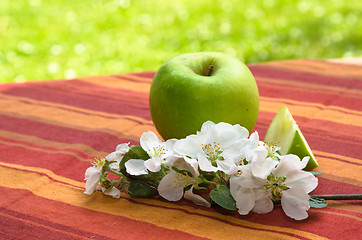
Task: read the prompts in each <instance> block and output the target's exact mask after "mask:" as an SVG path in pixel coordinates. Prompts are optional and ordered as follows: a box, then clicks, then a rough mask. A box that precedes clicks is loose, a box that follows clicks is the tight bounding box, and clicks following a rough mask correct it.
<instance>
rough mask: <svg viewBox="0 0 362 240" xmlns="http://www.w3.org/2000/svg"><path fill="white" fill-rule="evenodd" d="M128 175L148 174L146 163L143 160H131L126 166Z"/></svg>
mask: <svg viewBox="0 0 362 240" xmlns="http://www.w3.org/2000/svg"><path fill="white" fill-rule="evenodd" d="M124 165H125V167H126V171H127V173H129V174H131V175H134V176H138V175H144V174H147V173H148V172H147V168H146V166H145V161H144V160H141V159H130V160H128V161H127V162H126V163H125V164H124Z"/></svg>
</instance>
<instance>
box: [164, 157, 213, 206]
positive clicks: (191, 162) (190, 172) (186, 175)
mask: <svg viewBox="0 0 362 240" xmlns="http://www.w3.org/2000/svg"><path fill="white" fill-rule="evenodd" d="M167 163H168V166H169V167H170V171H169V172H168V173H167V174H166V176H164V177H163V178H162V179H161V181H160V183H159V185H158V192H159V194H160V196H162V197H163V198H165V199H167V200H169V201H178V200H180V199H181V198H182V197H183V196H184V197H185V198H186V199H188V200H190V201H192V202H194V203H195V204H198V205H203V206H207V207H210V206H211V205H210V203H209V202H208V201H206V200H205V199H204V198H202V197H201V196H199V195H197V194H194V193H193V188H194V186H195V185H197V183H198V180H197V177H198V176H199V175H200V174H199V171H198V168H197V162H196V160H195V159H191V158H188V157H184V156H183V157H181V156H175V155H173V156H170V157H169V158H168V159H167ZM190 185H191V188H190V189H189V190H187V191H186V192H185V193H184V188H185V187H187V186H190Z"/></svg>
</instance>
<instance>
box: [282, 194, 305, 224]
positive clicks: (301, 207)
mask: <svg viewBox="0 0 362 240" xmlns="http://www.w3.org/2000/svg"><path fill="white" fill-rule="evenodd" d="M281 203H282V208H283V211H284V212H285V214H286V215H287V216H288V217H291V218H293V219H295V220H303V219H306V218H307V217H308V213H307V210H308V209H309V196H308V194H307V193H305V191H304V190H303V189H301V188H290V189H288V190H286V191H284V192H283V194H282V199H281Z"/></svg>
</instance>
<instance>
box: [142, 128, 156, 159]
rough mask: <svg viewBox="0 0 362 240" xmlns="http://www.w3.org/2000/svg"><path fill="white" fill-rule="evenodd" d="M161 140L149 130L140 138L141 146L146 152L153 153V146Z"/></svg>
mask: <svg viewBox="0 0 362 240" xmlns="http://www.w3.org/2000/svg"><path fill="white" fill-rule="evenodd" d="M160 143H161V140H160V139H158V137H157V136H156V134H154V133H153V132H151V131H148V132H144V133H143V134H142V136H141V138H140V145H141V147H142V148H143V149H144V150H145V151H146V152H147V153H148V154H150V155H151V154H152V153H154V148H155V147H157V146H159V145H160Z"/></svg>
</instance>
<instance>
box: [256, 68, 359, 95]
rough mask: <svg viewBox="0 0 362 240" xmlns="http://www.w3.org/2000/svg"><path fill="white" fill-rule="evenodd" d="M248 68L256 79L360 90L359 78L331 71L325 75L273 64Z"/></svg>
mask: <svg viewBox="0 0 362 240" xmlns="http://www.w3.org/2000/svg"><path fill="white" fill-rule="evenodd" d="M249 69H250V71H251V72H252V73H253V75H254V77H255V78H256V79H257V78H258V77H268V78H276V79H279V80H285V81H288V80H295V81H300V82H302V83H305V84H308V83H318V84H323V85H330V86H341V87H348V88H354V89H360V90H362V82H361V81H360V80H359V79H357V78H353V77H336V76H333V71H331V75H328V76H326V75H320V74H318V73H309V72H298V71H288V70H284V69H279V68H277V67H274V66H268V65H267V64H255V65H249ZM331 70H332V68H331Z"/></svg>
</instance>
